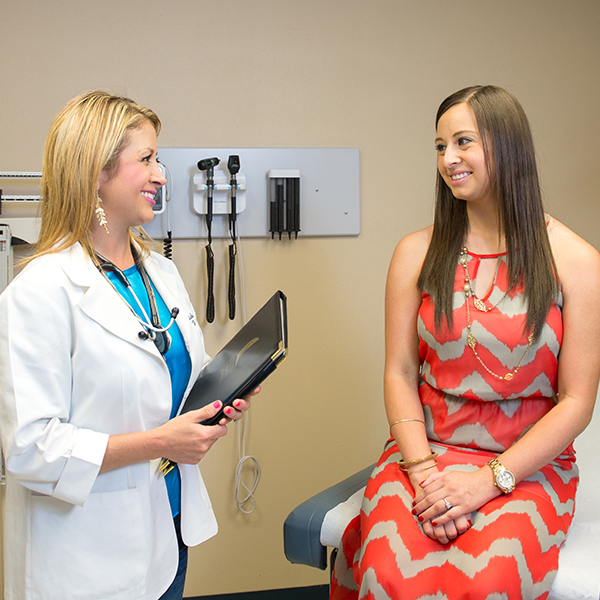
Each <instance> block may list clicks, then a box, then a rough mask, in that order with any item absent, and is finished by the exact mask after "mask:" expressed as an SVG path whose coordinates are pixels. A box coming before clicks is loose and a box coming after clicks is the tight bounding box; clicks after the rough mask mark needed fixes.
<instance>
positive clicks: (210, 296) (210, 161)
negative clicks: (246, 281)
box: [198, 157, 221, 323]
mask: <svg viewBox="0 0 600 600" xmlns="http://www.w3.org/2000/svg"><path fill="white" fill-rule="evenodd" d="M219 162H221V161H220V160H219V159H218V158H217V157H214V158H204V159H202V160H200V161H198V169H200V171H206V190H207V194H206V195H207V202H206V230H207V232H208V243H207V244H206V271H207V274H208V289H207V298H206V320H207V321H208V322H209V323H212V322H213V321H214V320H215V293H214V280H215V255H214V254H213V251H212V218H213V191H214V189H215V179H214V168H215V167H216V166H217V165H218V164H219Z"/></svg>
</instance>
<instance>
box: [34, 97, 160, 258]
mask: <svg viewBox="0 0 600 600" xmlns="http://www.w3.org/2000/svg"><path fill="white" fill-rule="evenodd" d="M147 122H149V123H151V124H152V126H153V127H154V130H155V131H156V134H157V135H158V133H159V132H160V127H161V123H160V119H159V118H158V116H157V115H156V114H155V113H154V112H153V111H151V110H150V109H149V108H145V107H143V106H140V105H139V104H136V103H135V102H134V101H133V100H130V99H129V98H124V97H121V96H112V95H110V94H108V93H106V92H100V91H96V92H88V93H86V94H82V95H80V96H77V97H76V98H73V100H71V101H70V102H69V103H68V104H67V105H66V106H65V107H64V108H63V110H62V111H61V112H60V113H59V114H58V115H57V117H56V118H55V119H54V122H53V123H52V126H51V128H50V131H49V133H48V137H47V139H46V146H45V150H44V163H43V167H42V191H41V195H42V224H41V228H40V235H39V238H38V242H37V245H36V249H35V253H34V255H33V256H31V257H30V258H29V259H27V260H26V261H25V262H29V261H30V260H33V259H34V258H36V257H38V256H41V255H43V254H49V253H53V252H59V251H60V250H63V249H65V248H68V247H70V246H72V245H73V244H75V243H76V242H80V243H81V245H82V246H83V248H84V249H85V251H86V252H87V253H88V254H89V256H90V257H92V258H93V257H94V251H93V245H92V236H91V232H90V224H91V222H92V219H93V218H94V211H95V205H96V186H97V182H98V177H99V176H100V172H101V171H102V170H105V171H106V172H107V173H108V174H109V176H111V175H112V174H114V173H115V171H116V169H117V167H118V163H119V158H120V156H121V152H122V151H123V149H124V148H125V147H126V146H127V143H128V134H129V132H131V131H132V130H135V129H138V128H139V127H141V126H142V125H143V124H144V123H147ZM137 230H138V233H139V236H140V237H138V235H135V238H134V235H133V233H132V232H131V231H130V234H129V235H130V237H131V239H132V241H133V239H135V241H136V242H137V244H138V245H139V246H140V247H141V248H142V252H143V253H144V254H146V253H147V251H148V244H147V241H149V239H150V238H148V236H147V235H146V234H145V232H144V230H143V229H142V228H141V227H140V228H137Z"/></svg>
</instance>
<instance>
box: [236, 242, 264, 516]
mask: <svg viewBox="0 0 600 600" xmlns="http://www.w3.org/2000/svg"><path fill="white" fill-rule="evenodd" d="M237 250H238V252H237V255H238V257H239V261H240V268H239V269H238V272H239V280H240V288H241V309H242V319H243V322H244V325H245V324H246V323H247V317H246V290H245V286H244V261H243V258H242V238H241V237H240V235H239V231H238V235H237ZM249 417H250V415H249V414H248V413H247V412H246V413H244V415H243V416H242V418H241V419H240V421H238V422H237V423H236V426H237V428H238V431H237V433H238V464H237V466H236V469H235V492H234V498H235V503H236V505H237V507H238V508H239V509H240V510H241V511H242V512H243V513H246V514H250V513H252V512H254V510H255V509H256V506H257V501H256V498H255V497H254V491H255V490H256V488H257V486H258V482H259V480H260V465H259V464H258V460H256V458H254V457H253V456H251V455H247V454H246V438H247V435H248V427H249ZM246 463H250V464H249V465H248V466H249V468H251V469H252V483H251V484H250V486H247V485H246V484H245V483H244V482H243V481H242V471H243V469H244V466H245V465H246ZM242 488H243V489H244V490H245V492H246V495H245V497H244V498H241V495H242ZM248 503H251V505H250V506H251V508H246V505H247V504H248Z"/></svg>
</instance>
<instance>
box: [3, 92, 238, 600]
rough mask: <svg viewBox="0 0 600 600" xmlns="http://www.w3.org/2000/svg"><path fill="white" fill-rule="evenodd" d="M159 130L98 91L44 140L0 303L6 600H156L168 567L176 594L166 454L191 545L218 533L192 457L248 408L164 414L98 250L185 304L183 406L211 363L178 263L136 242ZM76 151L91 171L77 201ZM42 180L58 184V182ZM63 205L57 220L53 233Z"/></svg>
mask: <svg viewBox="0 0 600 600" xmlns="http://www.w3.org/2000/svg"><path fill="white" fill-rule="evenodd" d="M115 123H117V125H115ZM119 124H120V125H119ZM119 127H120V129H119ZM159 127H160V121H158V117H156V116H155V115H154V113H152V112H151V111H149V110H148V109H144V108H143V107H140V106H138V105H136V104H135V103H133V102H131V101H129V100H126V99H122V98H115V97H112V96H108V95H107V94H103V93H92V94H87V95H85V96H82V97H79V98H76V99H74V100H73V101H72V102H71V103H69V105H67V107H66V108H65V109H64V110H63V112H62V113H61V114H60V115H59V117H57V119H56V121H55V124H54V125H53V128H52V129H51V132H50V134H49V137H48V141H47V146H46V155H45V162H44V177H45V180H44V182H43V190H42V192H43V195H44V199H45V200H44V202H45V205H44V207H43V214H42V231H41V234H40V242H39V244H38V247H37V252H36V256H35V257H34V259H33V260H31V261H30V262H29V263H28V264H27V265H26V267H25V268H24V269H23V271H22V272H21V273H20V274H19V275H18V276H17V277H16V278H15V280H14V281H13V282H12V283H11V284H10V285H9V286H8V288H7V289H6V291H5V292H4V294H3V295H2V296H1V297H0V419H1V421H0V432H1V440H2V447H3V450H4V454H5V458H6V470H7V487H6V518H5V553H4V554H5V570H4V573H5V598H6V600H46V599H60V600H65V599H69V600H77V599H111V600H131V599H133V598H135V599H136V600H157V599H158V598H161V597H163V596H162V595H163V594H164V593H165V592H166V591H167V590H172V589H173V586H172V583H173V580H174V579H175V578H176V572H178V573H179V575H178V577H177V580H178V581H179V584H178V585H179V587H180V591H179V592H171V591H167V592H166V595H165V596H164V598H174V597H181V590H182V586H183V580H184V578H185V565H184V566H183V576H182V575H181V572H182V569H181V568H180V569H179V571H178V566H180V565H179V559H178V556H179V555H178V541H177V537H176V526H175V525H176V522H175V521H174V519H173V515H172V510H171V506H170V502H169V495H168V492H167V486H166V484H165V478H164V477H163V475H162V473H161V472H160V471H159V470H158V464H159V461H160V459H161V457H165V458H170V459H172V460H173V461H176V462H177V463H178V469H179V472H180V476H181V487H180V490H179V491H180V523H181V525H180V528H181V537H182V538H183V542H184V543H185V546H191V545H196V544H199V543H201V542H202V541H204V540H206V539H207V538H209V537H211V536H213V535H214V534H216V532H217V523H216V520H215V517H214V514H213V511H212V508H211V504H210V500H209V498H208V494H207V491H206V489H205V486H204V483H203V481H202V477H201V475H200V471H199V469H198V467H197V463H198V461H199V460H200V459H201V458H202V457H203V456H204V455H205V454H206V452H207V451H208V450H209V449H210V447H211V446H212V445H213V444H214V442H215V441H216V440H217V439H218V438H219V437H221V436H223V435H225V433H226V431H227V423H228V422H229V420H230V419H237V418H239V417H240V416H241V414H242V411H244V410H246V409H247V408H248V406H249V402H248V401H247V400H238V401H236V403H235V404H236V408H232V409H231V410H230V411H229V412H228V418H224V419H223V420H222V421H221V423H220V424H219V425H217V426H215V427H204V426H201V425H199V424H198V423H199V422H200V421H202V420H203V419H205V418H207V417H208V416H211V415H213V414H215V413H216V412H217V410H218V408H219V406H217V405H215V406H210V407H205V408H204V409H201V410H200V411H193V412H190V413H187V414H186V415H182V416H177V417H175V418H173V419H170V418H169V417H170V414H172V411H174V410H175V408H176V407H175V408H174V404H173V402H174V400H173V399H172V389H171V377H170V374H169V370H168V368H167V363H166V359H165V357H164V356H163V355H162V354H161V353H160V352H159V349H158V348H157V346H156V345H155V343H154V342H153V341H152V339H151V338H150V337H148V336H145V335H142V336H141V337H140V335H139V334H140V331H142V332H144V331H146V333H149V332H150V330H149V329H146V328H145V327H144V326H143V325H142V324H140V321H139V320H138V318H137V317H136V316H135V315H134V311H133V310H132V308H134V307H130V306H128V303H126V302H125V301H124V298H123V297H121V295H120V294H119V292H118V291H117V289H116V288H115V286H114V285H112V284H111V283H110V282H109V280H108V278H107V277H106V275H105V274H103V273H102V272H101V271H100V269H99V268H98V264H97V257H96V256H95V253H96V252H97V253H99V254H101V255H102V257H104V258H105V259H107V260H109V261H110V262H111V263H113V264H114V265H116V266H117V267H118V268H119V269H121V270H127V269H130V268H131V267H132V266H134V267H135V266H136V264H137V263H136V262H135V260H134V256H135V254H136V249H137V253H139V255H140V256H141V257H143V258H142V259H138V263H141V265H142V267H140V266H139V265H138V268H144V269H145V271H146V273H147V275H148V277H149V278H150V280H151V282H152V284H154V288H155V290H156V292H157V293H158V294H159V295H160V297H161V298H162V300H163V301H164V303H165V305H166V307H167V308H168V309H169V310H171V309H172V308H174V307H177V308H178V309H179V313H178V314H177V317H176V319H175V323H176V325H174V327H175V326H176V327H178V329H179V331H180V332H181V336H182V338H183V340H184V344H185V349H186V350H187V353H188V354H189V358H190V362H191V369H190V375H189V379H188V380H187V388H186V389H185V392H184V394H183V397H185V396H186V395H187V393H188V392H189V390H190V389H191V387H192V385H193V383H194V381H195V380H196V378H197V376H198V373H199V372H200V370H201V368H202V367H203V365H204V364H205V363H206V361H207V360H208V356H207V355H206V352H205V349H204V341H203V336H202V332H201V330H200V327H199V325H198V322H197V320H196V316H195V311H194V308H193V306H192V304H191V302H190V300H189V297H188V294H187V292H186V290H185V288H184V285H183V282H182V280H181V277H180V276H179V273H178V272H177V269H176V267H175V266H174V264H173V263H172V262H171V261H170V260H167V259H165V258H163V257H161V256H160V255H157V254H155V253H149V252H147V251H146V250H145V243H144V241H143V240H140V241H137V238H136V236H134V235H133V234H132V233H131V229H132V228H134V227H136V226H140V225H142V224H143V223H145V222H148V221H149V220H150V219H151V218H152V216H153V215H152V203H153V200H152V196H153V194H154V193H155V192H156V190H158V189H159V188H160V187H161V186H162V185H163V184H164V178H163V176H162V174H161V172H160V170H159V169H158V165H157V162H156V133H157V131H158V130H159ZM77 128H79V131H83V130H86V131H88V132H90V134H91V135H90V136H89V139H87V140H83V141H81V140H80V139H78V141H77V142H75V143H71V146H75V148H73V147H67V148H62V149H61V148H59V146H60V145H61V143H62V145H63V146H64V145H65V144H66V143H67V142H66V141H65V139H71V140H72V139H73V136H70V137H69V135H67V134H65V131H66V132H67V133H73V130H74V129H75V133H77ZM75 137H78V138H82V137H85V136H77V135H75ZM61 140H62V141H61ZM107 140H108V141H107ZM77 144H80V147H78V146H77ZM57 148H58V149H57ZM82 148H83V150H82ZM86 151H87V152H88V154H89V156H91V157H92V159H94V160H96V164H97V166H96V167H94V166H93V165H92V167H90V168H89V171H88V172H89V173H91V175H89V178H90V179H91V180H92V184H91V191H90V193H89V194H87V195H86V192H85V173H86V168H87V167H88V163H87V162H86V161H85V157H86V155H85V152H86ZM61 152H63V154H64V155H65V156H66V155H68V156H70V157H71V158H70V159H65V158H61ZM103 153H104V155H103ZM98 154H100V156H99V157H98ZM73 157H76V158H73ZM82 157H83V158H82ZM69 160H71V161H73V160H75V161H78V162H77V164H76V165H74V166H73V165H71V166H70V167H69V165H68V164H67V167H69V168H71V170H72V171H73V173H72V177H71V180H72V181H77V179H78V178H79V179H80V180H83V181H81V182H80V183H81V184H82V185H81V186H80V188H79V190H78V194H76V195H75V196H74V197H77V202H80V203H81V205H82V206H84V209H83V210H80V208H81V207H79V206H78V207H76V208H72V207H71V208H69V207H68V206H67V202H65V203H64V205H63V206H58V207H57V203H58V204H60V202H61V201H63V200H65V199H67V200H68V198H69V185H70V184H69V183H68V180H69V176H68V174H67V175H56V174H57V173H58V172H59V170H60V168H61V167H64V164H66V163H68V162H69ZM88 162H89V161H88ZM92 162H93V161H92ZM67 170H68V169H63V171H67ZM50 173H53V174H55V177H57V178H58V177H61V176H62V179H61V181H60V182H59V184H57V183H56V182H54V181H51V177H50V175H49V174H50ZM65 182H67V183H65ZM53 186H54V189H53ZM71 187H72V186H71ZM82 189H83V190H84V191H81V190H82ZM55 190H59V191H61V190H62V191H61V193H60V197H58V196H57V194H56V191H55ZM96 195H97V196H98V197H100V198H101V201H100V202H101V203H99V202H98V200H97V199H95V198H96ZM86 198H87V203H88V204H89V203H90V202H94V204H93V206H91V208H90V207H86V206H85V205H86ZM51 203H54V206H49V204H51ZM98 206H100V208H101V210H97V209H98ZM60 211H62V212H63V213H65V215H64V219H63V220H64V221H65V223H64V224H62V225H60V224H59V225H58V226H56V215H57V213H58V212H60ZM68 211H70V212H74V213H81V214H84V213H86V214H87V215H88V216H89V218H88V219H87V222H85V220H84V225H83V226H81V225H78V223H77V221H78V220H79V221H81V219H80V216H81V214H79V215H75V217H74V218H73V219H71V218H69V217H68V216H66V215H67V212H68ZM96 217H98V218H96ZM61 227H62V229H61ZM78 227H79V228H80V229H81V231H79V232H78V231H77V228H78ZM82 232H83V233H82ZM88 232H89V235H88ZM127 272H129V271H127ZM149 295H150V294H149ZM161 325H162V326H163V327H164V326H165V323H161ZM144 338H145V339H144ZM184 387H185V386H184ZM182 577H183V579H182ZM173 585H174V584H173ZM170 586H171V587H170ZM172 593H174V594H175V595H169V594H172ZM177 594H179V595H177Z"/></svg>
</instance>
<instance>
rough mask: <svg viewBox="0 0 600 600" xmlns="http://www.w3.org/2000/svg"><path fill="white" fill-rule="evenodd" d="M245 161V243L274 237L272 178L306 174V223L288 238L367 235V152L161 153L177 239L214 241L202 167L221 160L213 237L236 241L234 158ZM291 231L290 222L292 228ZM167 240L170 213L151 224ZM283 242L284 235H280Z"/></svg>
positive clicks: (240, 202) (240, 217) (241, 216)
mask: <svg viewBox="0 0 600 600" xmlns="http://www.w3.org/2000/svg"><path fill="white" fill-rule="evenodd" d="M232 155H235V156H238V157H239V162H240V165H241V169H240V171H239V173H238V174H237V186H236V192H237V194H236V195H237V198H236V211H235V214H236V216H237V218H236V225H237V229H238V233H239V235H240V236H241V237H272V232H271V223H270V218H271V205H270V202H271V200H270V198H271V197H270V194H269V190H268V187H269V179H270V178H269V172H278V171H279V172H282V171H284V172H285V171H293V172H295V173H299V175H300V182H299V188H298V193H299V205H300V207H301V208H300V214H299V223H298V222H296V223H293V227H294V228H295V229H292V230H291V234H292V235H290V232H288V231H287V229H286V230H284V231H283V232H282V239H284V240H287V239H289V238H290V237H293V238H294V239H295V237H296V231H298V232H299V233H298V237H310V236H356V235H359V234H360V153H359V150H358V148H167V147H159V148H158V156H159V158H160V162H161V163H163V164H164V165H166V166H167V167H168V170H167V173H168V174H167V178H168V179H169V183H168V184H167V185H168V186H169V190H170V201H169V211H168V212H169V213H170V217H169V218H170V230H171V231H172V238H173V239H207V238H208V231H207V219H206V218H198V215H206V214H207V212H208V209H207V197H208V194H207V192H208V190H207V187H206V185H207V182H206V173H202V171H200V170H199V168H198V162H199V161H200V160H202V159H205V158H206V157H215V158H218V159H219V163H218V166H217V165H215V166H214V187H213V192H212V193H213V204H212V217H213V218H212V220H211V237H212V238H228V237H230V227H229V221H228V219H227V218H222V217H221V218H217V217H218V215H224V216H225V215H228V214H230V211H231V182H230V181H229V182H228V181H227V178H228V169H227V166H226V164H227V157H229V156H232ZM285 226H286V227H287V224H285ZM144 229H145V230H146V231H147V232H148V234H149V235H151V236H152V237H154V238H155V239H162V238H164V237H165V235H166V232H167V214H166V213H163V214H157V215H156V216H155V217H154V220H153V221H152V222H151V223H148V224H147V225H145V226H144ZM277 237H278V238H279V234H278V233H277Z"/></svg>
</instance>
